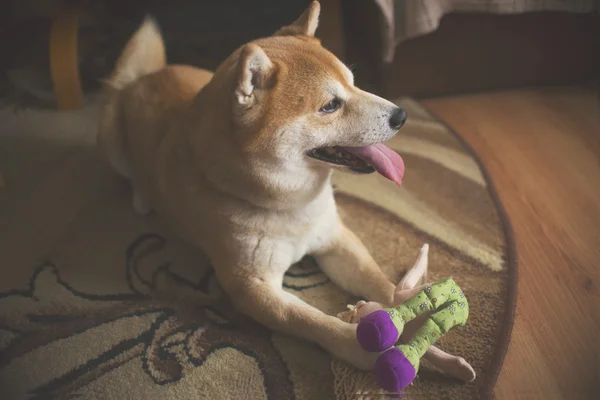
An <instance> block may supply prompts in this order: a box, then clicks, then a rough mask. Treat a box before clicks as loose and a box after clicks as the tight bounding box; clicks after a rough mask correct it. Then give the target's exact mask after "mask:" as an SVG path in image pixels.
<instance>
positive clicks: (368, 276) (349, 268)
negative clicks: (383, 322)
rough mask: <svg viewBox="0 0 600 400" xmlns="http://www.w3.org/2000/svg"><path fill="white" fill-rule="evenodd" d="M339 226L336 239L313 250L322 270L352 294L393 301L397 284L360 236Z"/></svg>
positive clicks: (383, 301) (374, 299)
mask: <svg viewBox="0 0 600 400" xmlns="http://www.w3.org/2000/svg"><path fill="white" fill-rule="evenodd" d="M340 228H341V229H340V231H339V233H338V235H337V236H336V237H335V239H334V240H333V242H331V243H330V244H329V245H328V246H327V247H326V248H324V249H320V250H319V251H317V252H315V253H314V254H313V256H314V257H315V259H316V260H317V263H318V264H319V266H320V267H321V269H322V270H323V272H325V274H327V275H328V276H329V277H330V278H331V280H332V281H333V282H335V283H336V284H337V285H339V286H340V287H341V288H342V289H344V290H346V291H348V292H350V293H352V294H355V295H357V296H362V297H364V298H365V299H367V300H369V301H377V302H379V303H383V304H386V305H388V306H390V305H392V303H393V299H394V291H395V285H394V284H393V283H392V282H390V281H389V279H388V278H387V277H386V276H385V275H384V274H383V271H381V269H380V268H379V266H378V265H377V262H375V260H374V259H373V257H371V254H369V251H368V250H367V249H366V248H365V246H364V244H363V243H362V242H361V240H360V239H359V238H358V237H357V236H356V235H355V234H354V233H353V232H352V231H351V230H350V229H348V228H347V227H346V226H345V225H343V224H341V227H340Z"/></svg>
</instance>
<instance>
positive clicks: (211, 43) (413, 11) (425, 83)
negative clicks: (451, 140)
mask: <svg viewBox="0 0 600 400" xmlns="http://www.w3.org/2000/svg"><path fill="white" fill-rule="evenodd" d="M321 3H322V9H323V10H322V14H321V24H320V26H319V29H318V32H317V34H318V36H319V37H320V38H321V39H322V41H323V44H324V45H325V46H326V47H327V48H329V49H330V50H331V51H333V52H334V53H335V54H336V55H337V56H338V57H340V58H341V59H343V60H344V61H345V62H346V63H347V64H348V65H352V66H353V70H354V72H355V74H356V77H357V82H358V84H359V85H362V86H363V87H368V88H369V89H370V90H373V91H376V92H377V93H379V94H381V95H384V96H386V97H390V98H395V97H398V96H401V95H410V96H417V97H431V96H439V95H450V94H460V93H469V92H476V91H482V90H494V89H507V88H518V87H529V86H536V85H550V84H573V83H590V82H592V81H593V80H594V79H595V78H597V76H598V74H599V71H600V50H599V49H600V23H599V19H598V18H599V13H598V2H597V1H596V0H569V1H559V0H538V1H531V0H512V1H506V0H497V1H495V0H490V1H469V0H446V1H432V0H420V1H407V2H405V1H393V0H343V1H342V0H324V1H322V2H321ZM306 4H307V1H305V0H287V1H278V0H221V1H217V2H214V1H212V2H207V1H192V0H172V1H158V0H145V1H142V0H121V1H114V0H107V1H84V0H81V1H73V0H71V1H67V0H11V1H5V2H4V5H3V12H2V13H0V26H1V28H0V29H1V30H2V35H0V36H1V37H0V43H1V44H0V51H1V52H2V54H4V56H3V57H0V71H1V73H2V77H3V82H2V92H3V96H4V97H6V96H13V97H14V96H17V97H18V98H20V99H21V100H20V101H31V102H38V103H41V104H51V103H52V102H53V101H56V99H53V97H54V95H55V93H53V90H52V89H53V86H52V79H51V68H50V59H51V57H50V54H49V51H50V45H49V42H50V37H51V32H52V30H51V26H52V23H53V22H54V23H55V26H57V25H60V24H59V22H60V21H64V20H65V19H66V20H67V21H68V20H69V13H70V12H76V13H77V16H76V17H71V18H74V19H75V21H73V22H72V24H76V25H77V28H76V30H77V37H76V49H77V53H76V55H73V57H76V62H77V69H78V72H79V74H80V81H81V85H82V88H83V91H84V92H85V93H88V92H92V91H94V90H96V89H97V88H98V87H99V80H100V79H101V78H103V77H105V76H106V75H107V74H108V73H109V71H110V68H111V66H112V64H113V62H114V60H115V59H116V57H117V55H118V52H119V51H120V49H121V48H122V46H123V44H124V43H125V41H126V40H127V38H128V37H129V36H130V35H131V33H132V32H133V31H134V29H135V28H136V27H137V26H138V24H139V23H140V20H141V19H142V18H143V16H144V15H145V14H152V15H154V16H155V18H156V19H157V20H158V21H159V23H160V26H161V28H162V29H163V33H164V35H165V38H166V42H167V50H168V56H169V60H170V61H171V62H174V63H189V64H194V65H199V66H202V67H205V68H209V69H214V68H216V66H217V65H218V64H219V62H220V61H221V60H223V59H224V58H225V57H226V56H227V55H228V54H230V53H231V51H232V50H233V49H235V48H236V47H238V46H239V45H241V44H243V43H245V42H247V41H248V40H251V39H253V38H257V37H261V36H265V35H268V34H270V33H272V32H273V31H275V30H276V29H278V28H279V27H280V26H281V25H282V24H284V23H285V21H293V20H294V19H295V18H296V16H297V15H299V13H301V12H302V10H303V9H304V8H305V7H306ZM73 10H75V11H73ZM66 42H68V40H66ZM66 42H65V44H64V45H65V46H68V45H67V44H66ZM56 51H57V52H60V51H62V50H56ZM64 51H66V50H64ZM63 61H64V62H68V61H67V60H63ZM64 68H67V67H64ZM73 80H74V83H72V84H73V85H76V84H77V83H76V77H75V76H74V77H73ZM64 84H65V85H68V84H69V83H64ZM64 90H65V91H69V89H67V88H65V89H64ZM71 90H76V89H71ZM59 92H61V90H60V89H59Z"/></svg>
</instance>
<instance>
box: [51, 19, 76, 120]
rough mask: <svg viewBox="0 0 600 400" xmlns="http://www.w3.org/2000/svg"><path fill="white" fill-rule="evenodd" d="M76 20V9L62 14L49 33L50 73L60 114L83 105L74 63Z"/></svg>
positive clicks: (53, 22) (54, 21)
mask: <svg viewBox="0 0 600 400" xmlns="http://www.w3.org/2000/svg"><path fill="white" fill-rule="evenodd" d="M79 16H80V11H79V10H77V9H68V10H65V11H63V12H61V13H59V14H58V15H57V16H56V17H55V18H54V20H53V21H52V27H51V30H50V73H51V75H52V84H53V87H54V95H55V97H56V102H57V105H58V108H59V109H60V110H74V109H78V108H81V107H83V104H84V100H83V89H82V85H81V79H80V77H79V63H78V60H77V39H78V36H79Z"/></svg>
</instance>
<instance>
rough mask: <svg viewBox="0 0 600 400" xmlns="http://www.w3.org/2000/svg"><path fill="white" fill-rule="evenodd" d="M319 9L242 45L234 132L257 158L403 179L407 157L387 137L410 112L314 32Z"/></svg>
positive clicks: (313, 8) (315, 7) (288, 165)
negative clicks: (360, 80) (369, 85)
mask: <svg viewBox="0 0 600 400" xmlns="http://www.w3.org/2000/svg"><path fill="white" fill-rule="evenodd" d="M319 10H320V6H319V3H318V2H316V1H315V2H313V3H312V4H311V5H310V6H309V8H308V9H307V10H306V11H305V12H304V14H302V16H300V18H299V19H298V20H297V21H296V22H294V23H293V24H292V25H290V26H287V27H284V28H282V29H280V30H279V31H278V32H276V33H275V34H274V35H273V36H271V37H268V38H264V39H259V40H256V41H254V42H251V43H249V44H247V45H245V46H244V47H243V48H242V49H241V50H240V51H239V52H238V55H237V65H236V75H235V76H236V79H235V85H234V87H233V91H234V95H233V121H234V125H235V135H236V137H237V139H238V140H239V143H240V144H241V147H242V148H243V151H244V152H245V153H247V154H248V155H250V156H251V157H252V156H254V157H261V158H262V160H265V159H269V160H271V161H274V162H275V163H279V164H281V165H285V167H286V168H291V169H296V170H300V169H303V168H304V169H315V168H316V169H319V168H327V169H329V168H339V169H343V170H349V171H353V172H358V173H369V172H373V171H375V170H377V171H378V172H380V173H381V174H383V175H384V176H386V177H387V178H389V179H391V180H393V181H395V182H397V183H398V184H400V183H401V180H402V175H403V173H404V164H403V162H402V159H401V158H400V156H398V155H397V154H396V153H395V152H393V151H392V150H390V149H388V148H387V147H386V146H384V145H382V144H381V143H382V142H384V141H386V140H388V139H390V138H392V137H393V136H394V135H395V134H396V133H397V132H398V130H399V129H400V127H401V126H402V125H403V124H404V122H405V120H406V112H405V111H404V110H402V109H401V108H399V107H397V106H396V105H394V104H393V103H391V102H389V101H387V100H384V99H382V98H380V97H378V96H375V95H373V94H370V93H367V92H365V91H362V90H360V89H359V88H357V87H356V86H354V78H353V75H352V72H351V71H350V70H349V69H348V68H347V67H346V66H345V65H344V64H343V63H342V62H341V61H340V60H339V59H338V58H336V57H335V56H334V55H333V54H332V53H330V52H329V51H327V50H326V49H325V48H323V47H322V46H321V43H320V41H319V40H318V39H316V38H315V37H314V33H315V30H316V28H317V25H318V17H319Z"/></svg>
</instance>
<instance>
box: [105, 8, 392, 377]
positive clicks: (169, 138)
mask: <svg viewBox="0 0 600 400" xmlns="http://www.w3.org/2000/svg"><path fill="white" fill-rule="evenodd" d="M318 13H319V4H318V3H317V2H314V3H313V4H312V5H311V6H310V7H309V9H308V10H307V11H306V13H305V14H303V16H301V17H300V18H299V19H298V21H296V23H294V24H292V25H291V26H289V27H286V28H283V29H281V30H280V31H278V32H277V33H276V34H275V35H274V36H271V37H268V38H263V39H259V40H255V41H253V42H252V43H249V44H248V45H246V46H243V47H242V48H241V49H238V50H237V51H236V52H234V53H233V54H232V55H231V56H230V57H229V58H228V59H227V60H225V61H224V62H223V63H222V65H221V66H220V67H219V68H218V69H217V71H216V72H215V74H214V75H212V74H211V73H210V72H208V71H204V70H201V69H197V68H193V67H188V66H166V65H165V59H164V54H165V53H164V45H163V42H162V39H161V38H160V34H159V33H158V29H157V28H156V26H155V25H154V23H153V22H152V21H151V20H147V21H145V22H144V23H143V24H142V26H141V27H140V29H139V30H138V31H137V33H136V34H135V35H134V36H133V38H132V39H131V40H130V42H129V43H128V44H127V46H126V48H125V50H124V52H123V55H122V56H121V57H120V58H119V60H118V62H117V66H116V68H115V72H114V73H113V75H112V76H111V77H110V78H109V79H108V82H107V95H106V100H105V103H104V105H103V113H102V117H101V120H100V130H99V137H98V143H99V145H100V147H101V148H102V150H103V151H104V153H105V154H106V157H107V159H108V161H109V162H110V164H111V165H112V166H113V167H114V168H115V169H116V170H117V171H118V172H119V173H121V174H122V175H124V176H125V177H127V178H129V179H131V181H132V186H133V198H134V200H133V202H134V206H135V208H136V210H138V211H139V212H142V213H147V212H149V211H150V210H151V209H154V210H155V211H156V212H157V213H158V215H159V216H160V217H161V218H162V219H163V220H164V221H165V222H166V223H167V224H169V226H171V227H172V228H173V229H175V230H176V231H177V232H178V233H179V234H180V235H181V237H182V238H184V239H186V240H187V241H189V242H190V243H192V244H193V245H194V246H197V247H198V248H200V249H202V250H203V251H204V252H205V253H206V254H207V255H208V256H209V258H210V259H211V261H212V263H213V265H214V268H215V271H216V274H217V277H218V279H219V281H220V283H221V285H222V286H223V287H224V289H225V290H226V291H227V292H228V293H229V295H230V296H231V298H232V300H233V302H234V304H235V305H236V306H237V307H238V309H239V310H240V311H241V312H243V313H246V314H248V315H249V316H251V317H252V318H254V319H255V320H257V321H259V322H261V323H263V324H264V325H266V326H268V327H270V328H272V329H274V330H278V331H281V332H286V333H289V334H292V335H295V336H298V337H301V338H304V339H307V340H310V341H313V342H316V343H318V344H320V345H321V346H323V347H324V348H326V349H327V350H328V351H330V352H331V353H332V354H334V355H336V356H338V357H340V358H342V359H344V360H347V361H348V362H350V363H352V364H353V365H355V366H357V367H359V368H362V369H368V368H370V367H371V365H372V362H373V360H374V359H375V357H376V355H372V354H366V353H365V352H364V351H363V350H361V348H360V347H359V346H358V343H357V341H356V339H355V329H356V325H354V324H348V323H345V322H342V321H340V320H339V319H337V318H335V317H333V316H329V315H325V314H324V313H322V312H321V311H319V310H317V309H315V308H314V307H312V306H310V305H308V304H305V303H304V302H302V301H301V300H299V299H298V298H297V297H295V296H293V295H291V294H289V293H287V292H285V291H283V290H282V287H281V284H282V279H283V275H284V273H285V271H286V270H287V269H288V268H289V267H290V265H292V264H293V263H295V262H297V261H298V260H300V259H301V258H302V257H303V256H305V255H314V256H316V258H317V260H318V262H319V263H320V265H321V267H322V268H323V270H324V271H325V272H326V273H327V274H328V275H329V276H330V277H331V279H332V280H333V281H334V282H336V283H338V284H339V285H341V286H342V287H343V288H344V289H346V290H347V291H349V292H352V293H354V294H356V295H360V296H363V297H365V298H368V299H370V300H376V301H379V302H382V303H387V304H389V303H391V301H392V299H393V294H394V285H393V284H392V283H391V282H389V281H388V279H387V278H386V277H385V276H384V275H383V273H382V272H381V270H380V269H379V268H378V266H377V264H376V263H375V261H374V260H373V259H372V257H371V256H370V255H369V253H368V251H367V250H366V249H365V247H364V246H363V244H362V243H361V242H360V240H359V239H358V238H357V237H356V236H355V235H354V234H353V233H352V232H350V231H349V230H348V229H347V228H346V227H345V226H344V225H343V224H342V222H341V221H340V219H339V217H338V214H337V210H336V205H335V201H334V198H333V191H332V188H331V184H330V175H331V168H330V165H329V164H325V163H322V162H319V161H315V160H313V159H310V158H308V157H307V156H306V152H307V151H308V150H310V149H313V148H316V147H322V146H330V145H341V146H364V145H370V144H374V143H379V142H382V141H384V140H387V139H389V138H391V137H392V136H394V135H395V134H396V132H395V131H394V130H392V129H391V128H390V127H389V122H388V118H389V115H390V114H391V113H392V112H393V111H394V110H396V109H397V107H396V106H395V105H394V104H392V103H390V102H388V101H386V100H384V99H381V98H379V97H377V96H374V95H372V94H369V93H366V92H364V91H361V90H360V89H358V88H356V87H355V86H354V83H353V78H352V74H351V73H350V71H349V70H348V69H347V68H346V67H345V66H344V65H343V64H342V63H341V62H340V61H339V60H338V59H337V58H336V57H335V56H334V55H333V54H331V53H329V52H328V51H327V50H325V49H324V48H323V47H322V46H321V45H320V43H319V41H318V40H317V39H315V38H314V37H313V35H314V31H315V29H316V26H317V21H318ZM333 96H338V97H340V98H341V99H343V100H344V107H343V109H340V110H339V112H336V113H333V114H323V113H320V112H319V111H318V110H319V109H320V108H321V107H322V106H323V105H324V104H326V103H327V102H328V101H330V100H331V98H332V97H333Z"/></svg>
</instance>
